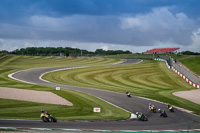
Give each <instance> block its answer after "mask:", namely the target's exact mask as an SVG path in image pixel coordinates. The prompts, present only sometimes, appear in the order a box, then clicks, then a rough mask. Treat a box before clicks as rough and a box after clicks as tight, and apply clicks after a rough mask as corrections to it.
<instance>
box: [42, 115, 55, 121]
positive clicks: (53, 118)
mask: <svg viewBox="0 0 200 133" xmlns="http://www.w3.org/2000/svg"><path fill="white" fill-rule="evenodd" d="M40 118H41V119H42V121H43V122H57V119H56V118H55V117H53V116H52V115H51V114H49V113H41V115H40Z"/></svg>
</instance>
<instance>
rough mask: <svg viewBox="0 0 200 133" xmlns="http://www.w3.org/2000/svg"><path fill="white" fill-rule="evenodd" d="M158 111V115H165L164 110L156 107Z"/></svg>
mask: <svg viewBox="0 0 200 133" xmlns="http://www.w3.org/2000/svg"><path fill="white" fill-rule="evenodd" d="M158 112H159V113H160V116H163V117H167V114H166V112H165V111H164V110H161V109H158Z"/></svg>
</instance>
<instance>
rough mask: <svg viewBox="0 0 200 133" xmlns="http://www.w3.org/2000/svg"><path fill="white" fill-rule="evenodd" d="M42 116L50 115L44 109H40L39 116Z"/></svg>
mask: <svg viewBox="0 0 200 133" xmlns="http://www.w3.org/2000/svg"><path fill="white" fill-rule="evenodd" d="M42 114H47V115H50V114H49V113H48V112H47V111H45V110H44V109H41V115H42Z"/></svg>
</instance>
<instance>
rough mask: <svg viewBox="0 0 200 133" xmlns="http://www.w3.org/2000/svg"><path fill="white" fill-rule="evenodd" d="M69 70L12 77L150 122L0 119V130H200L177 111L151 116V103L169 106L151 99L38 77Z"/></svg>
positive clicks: (21, 73) (35, 71) (38, 70)
mask: <svg viewBox="0 0 200 133" xmlns="http://www.w3.org/2000/svg"><path fill="white" fill-rule="evenodd" d="M140 61H141V60H138V59H130V60H127V61H126V62H125V63H121V64H126V63H139V62H140ZM63 68H70V67H54V68H36V69H28V70H24V71H19V72H17V73H15V74H13V77H14V78H16V79H20V80H23V81H26V82H30V83H34V84H41V85H47V86H53V87H58V86H59V87H61V88H67V89H72V90H76V91H80V92H84V93H87V94H91V95H93V96H96V97H99V98H101V99H103V100H105V101H108V102H110V103H112V104H114V105H117V106H118V107H120V108H123V109H125V110H127V111H129V112H132V113H135V112H143V113H144V114H145V115H146V116H147V117H148V121H145V122H144V121H138V120H136V119H132V120H118V121H73V122H71V121H58V122H57V123H44V122H42V121H34V120H0V127H23V128H68V129H87V130H88V129H93V130H95V129H96V130H183V129H200V117H199V116H196V115H193V114H190V113H187V112H184V111H180V110H178V109H175V112H174V113H171V112H168V111H166V112H167V115H168V117H167V118H163V117H160V116H159V113H151V112H149V110H148V104H149V103H150V102H151V103H152V104H154V105H155V106H156V107H157V108H160V109H164V110H167V109H166V104H163V103H161V102H156V101H151V100H149V99H145V98H140V97H136V96H132V97H131V98H128V97H127V96H126V95H125V94H121V93H116V92H111V91H105V90H99V89H93V88H84V87H75V86H68V85H61V84H56V83H50V82H45V81H42V80H41V79H40V78H39V77H40V76H41V74H43V73H46V72H49V71H53V70H57V69H63Z"/></svg>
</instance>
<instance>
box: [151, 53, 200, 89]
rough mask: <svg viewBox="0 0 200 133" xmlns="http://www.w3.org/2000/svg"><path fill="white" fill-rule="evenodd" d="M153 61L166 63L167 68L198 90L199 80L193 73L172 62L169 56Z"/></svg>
mask: <svg viewBox="0 0 200 133" xmlns="http://www.w3.org/2000/svg"><path fill="white" fill-rule="evenodd" d="M155 60H160V61H166V62H167V66H168V68H170V69H172V71H174V72H176V73H177V74H178V75H179V76H181V77H182V78H183V79H184V80H185V81H186V82H188V83H189V84H190V85H192V86H193V87H196V88H200V78H199V77H198V76H197V75H195V74H194V73H193V72H191V71H190V70H189V69H187V68H186V67H184V66H183V65H182V64H181V63H180V62H177V61H176V60H173V59H172V58H171V57H169V56H160V57H159V58H155Z"/></svg>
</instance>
